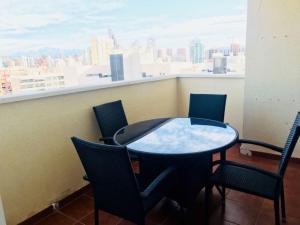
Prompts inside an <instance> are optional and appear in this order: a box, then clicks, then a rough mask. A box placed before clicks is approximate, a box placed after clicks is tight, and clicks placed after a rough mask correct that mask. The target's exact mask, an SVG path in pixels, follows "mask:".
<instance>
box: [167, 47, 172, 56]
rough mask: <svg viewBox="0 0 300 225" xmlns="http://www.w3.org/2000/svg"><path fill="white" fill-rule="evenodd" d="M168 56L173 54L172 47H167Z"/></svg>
mask: <svg viewBox="0 0 300 225" xmlns="http://www.w3.org/2000/svg"><path fill="white" fill-rule="evenodd" d="M167 56H170V57H172V56H173V50H172V49H171V48H167Z"/></svg>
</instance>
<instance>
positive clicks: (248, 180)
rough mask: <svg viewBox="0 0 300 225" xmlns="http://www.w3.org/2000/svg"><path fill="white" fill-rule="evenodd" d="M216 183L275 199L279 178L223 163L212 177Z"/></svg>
mask: <svg viewBox="0 0 300 225" xmlns="http://www.w3.org/2000/svg"><path fill="white" fill-rule="evenodd" d="M211 181H212V182H213V183H215V184H218V185H221V186H223V185H224V186H225V187H228V188H230V189H235V190H238V191H243V192H246V193H249V194H254V195H258V196H261V197H265V198H269V199H274V198H275V196H276V190H277V185H278V182H277V181H278V180H277V179H276V178H274V177H271V176H268V175H267V174H264V173H261V172H259V171H256V170H252V169H249V168H242V167H239V166H237V165H230V164H221V165H220V166H219V167H218V168H217V170H216V171H215V173H214V174H213V175H212V177H211Z"/></svg>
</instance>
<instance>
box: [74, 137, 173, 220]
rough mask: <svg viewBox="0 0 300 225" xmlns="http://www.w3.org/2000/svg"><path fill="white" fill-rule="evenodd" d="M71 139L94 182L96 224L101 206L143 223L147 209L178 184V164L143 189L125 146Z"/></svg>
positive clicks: (107, 210) (113, 212)
mask: <svg viewBox="0 0 300 225" xmlns="http://www.w3.org/2000/svg"><path fill="white" fill-rule="evenodd" d="M72 141H73V144H74V146H75V148H76V150H77V153H78V155H79V157H80V160H81V162H82V164H83V167H84V169H85V171H86V174H87V177H88V178H87V179H88V180H89V182H90V183H91V186H92V190H93V193H94V203H95V224H96V225H98V224H99V215H98V211H99V209H100V210H104V211H106V212H108V213H111V214H114V215H117V216H119V217H122V218H124V219H127V220H129V221H132V222H134V223H136V224H138V225H144V224H145V216H146V213H147V212H148V211H149V210H150V209H152V208H153V207H154V206H155V205H156V203H158V202H159V201H160V200H161V199H162V198H163V197H164V196H165V195H166V193H167V192H169V191H170V189H172V188H173V187H174V186H175V185H176V180H177V177H176V171H175V168H174V167H169V168H167V169H166V170H164V171H163V172H162V173H160V174H159V176H157V177H156V178H155V180H153V181H152V183H151V184H150V185H149V186H148V187H146V188H145V189H143V190H141V187H140V185H139V183H138V182H137V179H136V176H135V174H134V173H133V169H132V166H131V163H130V159H129V156H128V152H127V150H126V147H121V146H112V145H103V144H95V143H90V142H86V141H83V140H80V139H78V138H76V137H72Z"/></svg>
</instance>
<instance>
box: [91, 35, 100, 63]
mask: <svg viewBox="0 0 300 225" xmlns="http://www.w3.org/2000/svg"><path fill="white" fill-rule="evenodd" d="M91 62H92V65H98V64H99V49H98V39H97V38H93V39H92V40H91Z"/></svg>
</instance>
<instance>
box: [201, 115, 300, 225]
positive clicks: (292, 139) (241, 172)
mask: <svg viewBox="0 0 300 225" xmlns="http://www.w3.org/2000/svg"><path fill="white" fill-rule="evenodd" d="M299 134H300V112H299V113H298V114H297V117H296V119H295V122H294V124H293V127H292V129H291V131H290V134H289V136H288V139H287V141H286V144H285V147H284V148H280V147H277V146H274V145H270V144H266V143H263V142H258V141H252V140H239V142H240V143H246V144H253V145H258V146H262V147H265V148H268V149H271V150H273V151H275V152H280V153H281V157H280V162H279V167H278V171H277V172H276V173H273V172H270V171H267V170H263V169H260V168H257V167H254V166H250V165H245V164H240V163H237V162H232V161H228V160H225V161H224V160H219V161H218V162H216V164H218V165H219V167H218V168H217V170H216V171H215V172H214V174H213V175H212V177H211V182H212V184H215V185H221V186H225V187H227V188H230V189H234V190H237V191H242V192H245V193H248V194H253V195H257V196H260V197H264V198H267V199H270V200H273V201H274V212H275V224H276V225H279V224H280V212H279V203H281V214H282V221H283V222H285V220H286V213H285V200H284V185H283V177H284V174H285V171H286V168H287V165H288V162H289V160H290V158H291V155H292V153H293V151H294V148H295V145H296V144H297V141H298V138H299ZM208 190H209V189H208ZM219 191H220V190H219ZM208 196H209V191H206V199H208ZM222 199H223V203H225V190H224V192H222ZM206 202H207V203H208V201H206Z"/></svg>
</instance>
